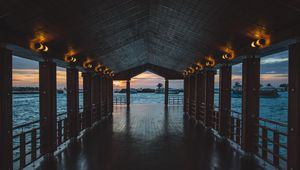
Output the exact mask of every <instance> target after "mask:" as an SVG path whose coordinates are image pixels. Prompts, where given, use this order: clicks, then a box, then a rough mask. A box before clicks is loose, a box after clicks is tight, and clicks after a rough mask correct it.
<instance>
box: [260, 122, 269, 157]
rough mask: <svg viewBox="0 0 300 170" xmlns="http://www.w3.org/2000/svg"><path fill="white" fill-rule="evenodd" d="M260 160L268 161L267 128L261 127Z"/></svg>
mask: <svg viewBox="0 0 300 170" xmlns="http://www.w3.org/2000/svg"><path fill="white" fill-rule="evenodd" d="M261 151H262V158H263V159H268V129H267V127H265V126H263V127H262V148H261Z"/></svg>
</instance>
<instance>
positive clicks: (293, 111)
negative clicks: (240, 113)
mask: <svg viewBox="0 0 300 170" xmlns="http://www.w3.org/2000/svg"><path fill="white" fill-rule="evenodd" d="M299 73H300V43H297V44H293V45H291V46H290V47H289V75H288V76H289V83H288V84H289V104H288V160H287V164H288V169H289V170H292V169H293V170H296V169H300V161H299V159H300V74H299Z"/></svg>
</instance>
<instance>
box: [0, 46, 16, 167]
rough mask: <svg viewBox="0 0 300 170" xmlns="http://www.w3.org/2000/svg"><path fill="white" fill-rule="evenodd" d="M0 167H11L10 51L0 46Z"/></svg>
mask: <svg viewBox="0 0 300 170" xmlns="http://www.w3.org/2000/svg"><path fill="white" fill-rule="evenodd" d="M0 58H1V62H0V81H1V83H0V169H3V170H4V169H5V170H6V169H12V168H13V160H12V159H13V152H12V150H13V148H12V143H13V142H12V52H11V51H9V50H7V49H4V48H1V47H0Z"/></svg>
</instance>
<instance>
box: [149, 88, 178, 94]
mask: <svg viewBox="0 0 300 170" xmlns="http://www.w3.org/2000/svg"><path fill="white" fill-rule="evenodd" d="M179 92H180V91H179V89H172V88H169V94H179ZM155 93H156V94H164V93H165V88H157V89H155Z"/></svg>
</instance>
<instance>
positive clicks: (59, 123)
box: [57, 120, 62, 145]
mask: <svg viewBox="0 0 300 170" xmlns="http://www.w3.org/2000/svg"><path fill="white" fill-rule="evenodd" d="M57 126H58V127H57V144H58V145H61V143H62V139H61V138H62V121H61V120H59V121H58V123H57Z"/></svg>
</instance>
